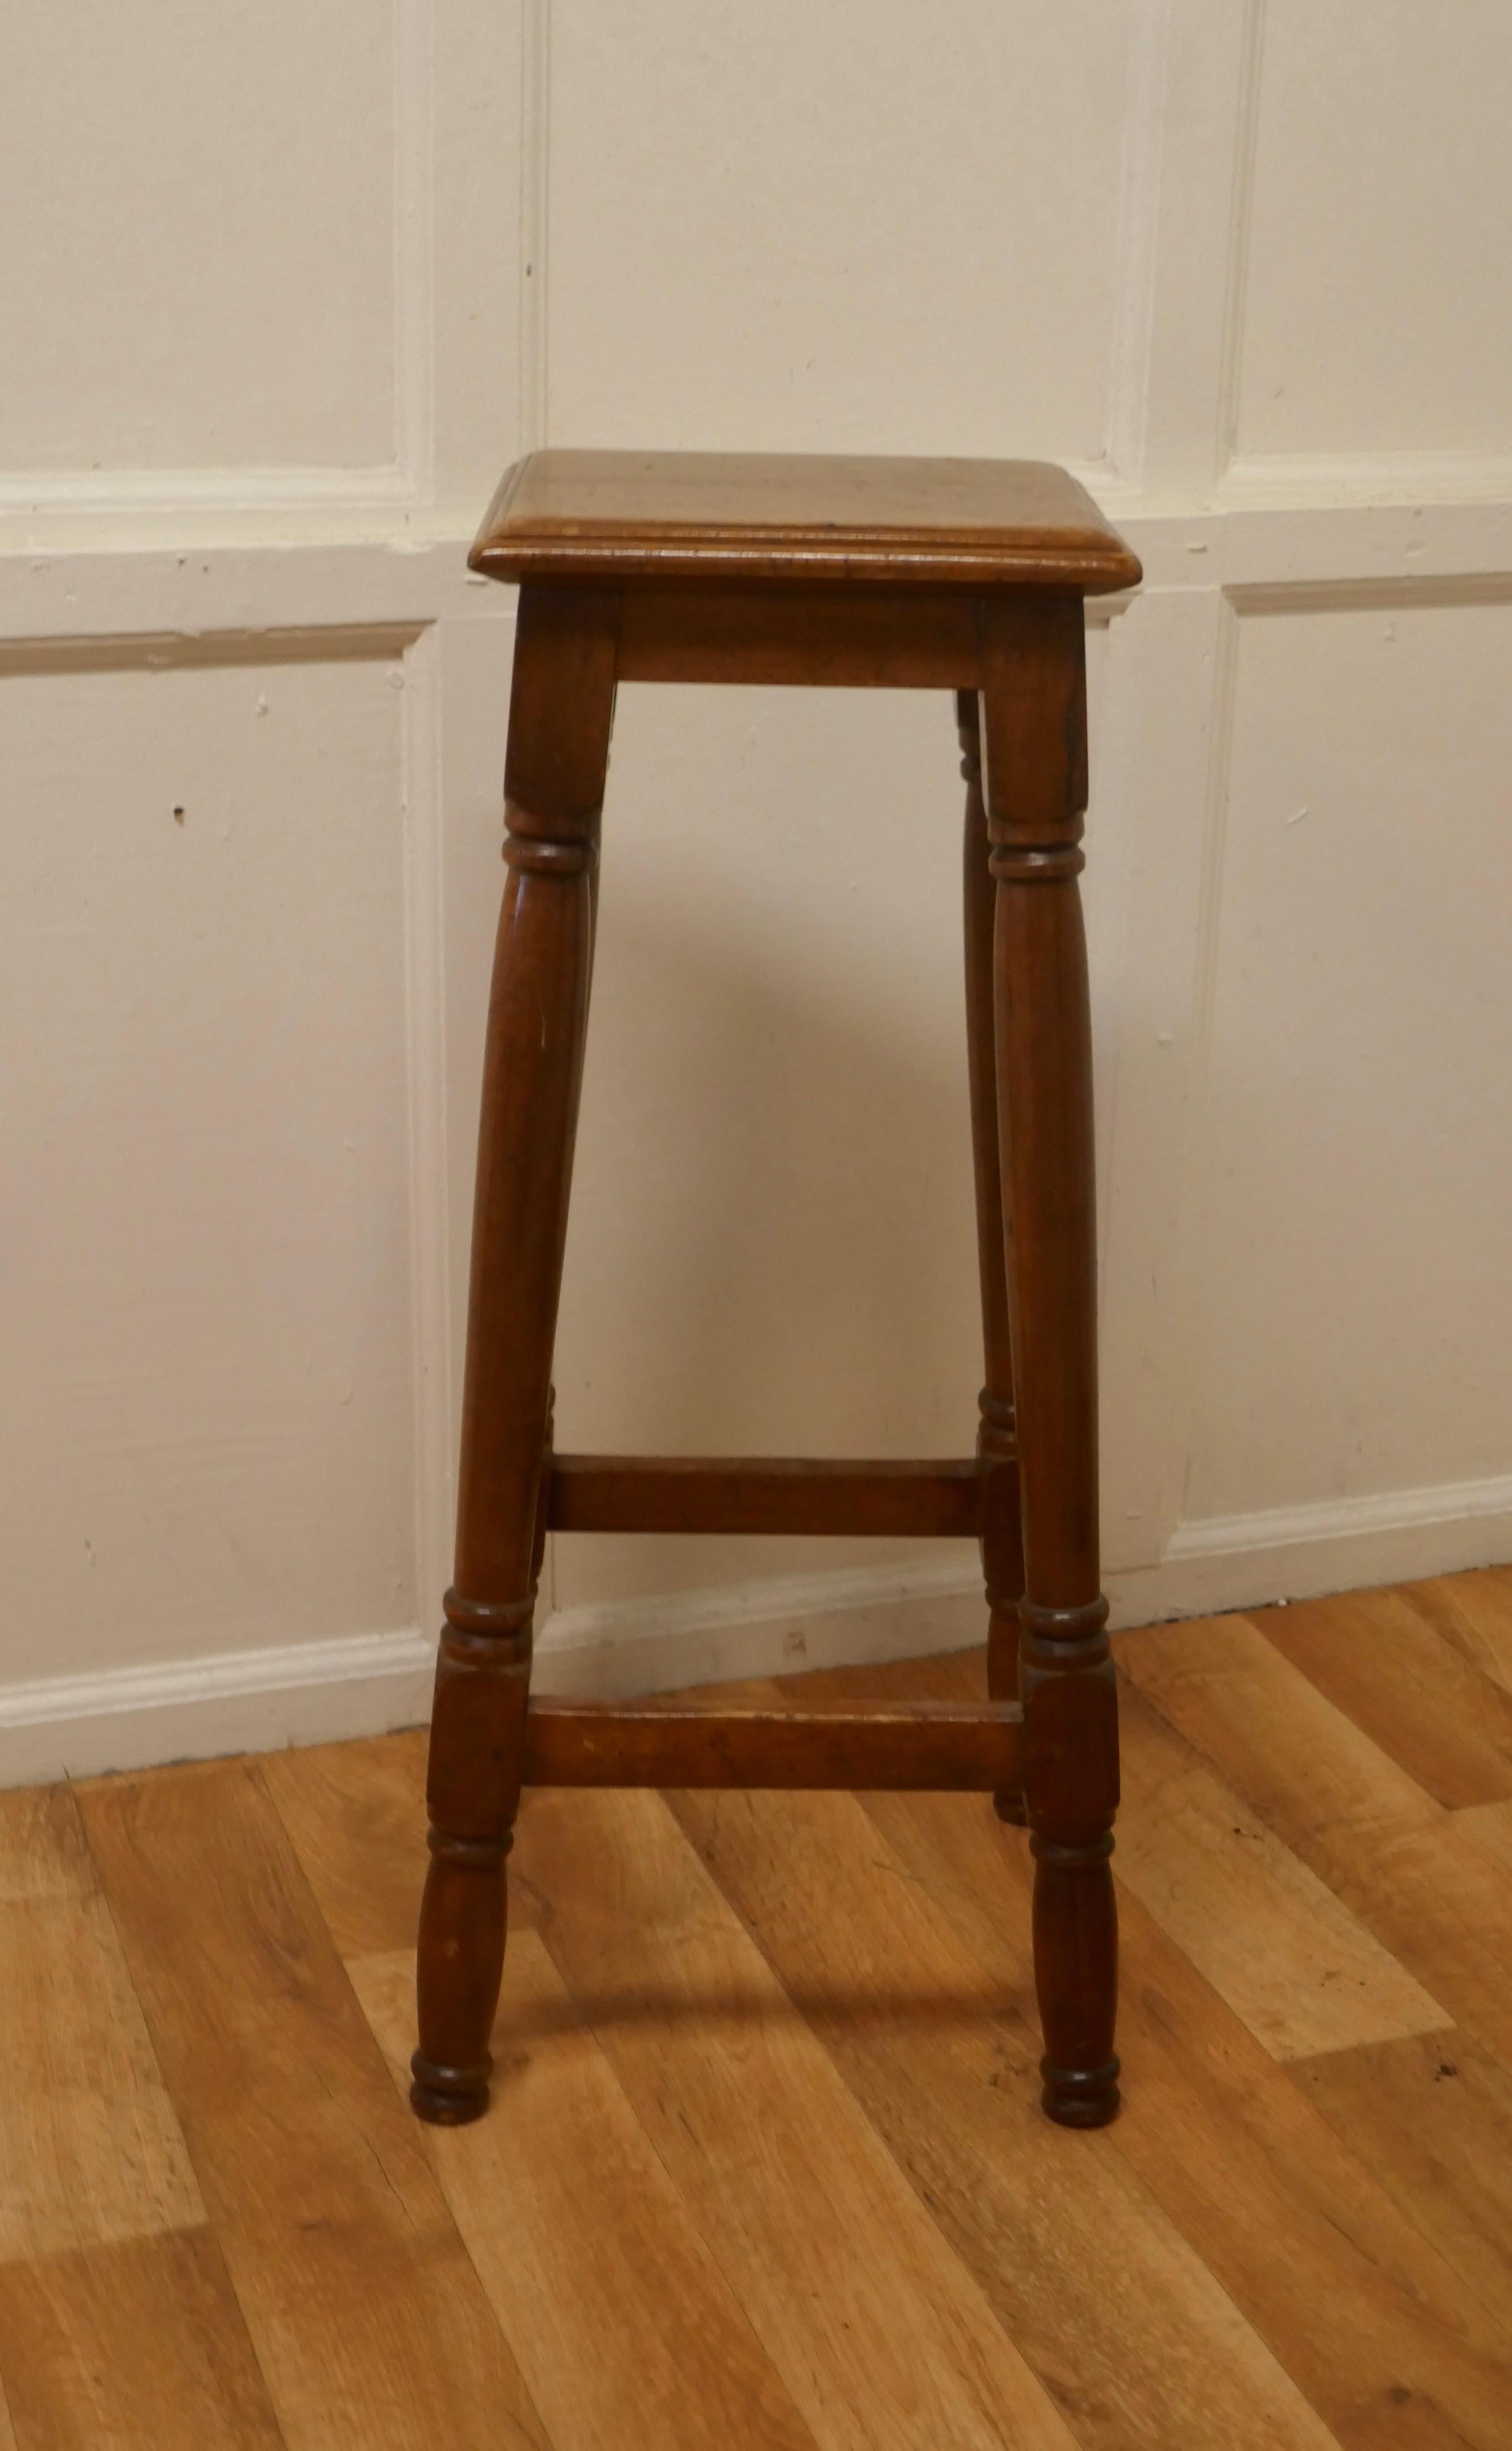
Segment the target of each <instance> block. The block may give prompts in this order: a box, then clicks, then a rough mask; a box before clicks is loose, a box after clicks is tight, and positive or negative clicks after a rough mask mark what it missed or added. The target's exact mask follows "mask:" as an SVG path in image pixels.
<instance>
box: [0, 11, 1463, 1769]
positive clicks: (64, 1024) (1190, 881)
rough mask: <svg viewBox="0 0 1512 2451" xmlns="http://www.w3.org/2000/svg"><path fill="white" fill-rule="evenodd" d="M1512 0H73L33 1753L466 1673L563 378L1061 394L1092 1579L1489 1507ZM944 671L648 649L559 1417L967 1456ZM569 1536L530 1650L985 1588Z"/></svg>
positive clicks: (663, 418)
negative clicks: (1032, 2) (520, 500)
mask: <svg viewBox="0 0 1512 2451" xmlns="http://www.w3.org/2000/svg"><path fill="white" fill-rule="evenodd" d="M1503 20H1504V11H1503V10H1499V9H1498V8H1496V7H1494V6H1493V5H1492V0H1457V5H1456V6H1455V7H1454V8H1453V9H1451V10H1436V11H1428V12H1424V11H1423V10H1416V9H1412V8H1409V7H1407V6H1406V5H1405V0H1391V5H1390V6H1389V7H1385V8H1383V7H1381V6H1377V7H1375V8H1373V9H1371V10H1368V11H1367V10H1365V9H1364V8H1363V7H1361V6H1359V5H1345V0H1334V5H1331V6H1326V7H1324V8H1321V9H1320V8H1319V7H1317V6H1316V5H1311V6H1309V5H1305V0H1123V5H1116V4H1115V0H1073V4H1072V5H1068V6H1065V7H1062V8H1059V9H1056V10H1045V9H1043V8H1040V7H1031V6H1029V5H1028V0H963V5H961V6H960V7H958V8H957V9H956V10H953V11H952V12H951V16H950V25H949V29H948V37H947V35H946V34H945V33H942V21H941V19H940V16H939V12H938V11H934V10H925V9H923V8H921V7H918V6H913V5H906V0H888V5H886V6H877V5H875V0H873V4H872V5H868V6H866V7H864V8H863V7H861V6H860V5H859V0H857V5H854V6H853V5H851V0H837V5H835V6H833V7H827V8H824V9H820V10H815V9H814V8H812V7H799V6H797V5H795V0H774V5H772V6H771V7H769V8H767V9H764V10H759V11H757V12H756V13H755V14H753V12H751V11H750V10H734V9H729V8H723V9H721V8H716V9H712V10H711V9H710V8H709V7H708V6H706V5H700V6H697V7H695V6H694V5H692V0H650V5H647V0H641V5H640V6H638V7H637V8H634V9H632V8H631V7H630V6H628V5H626V0H595V5H594V6H592V7H589V6H588V5H587V0H395V6H394V8H393V10H392V11H391V12H389V13H386V14H385V13H383V12H379V13H378V14H376V15H375V13H374V12H373V11H372V10H369V9H360V8H357V7H355V6H353V5H348V0H342V5H332V6H330V7H327V8H325V9H324V10H316V11H314V12H311V11H309V10H300V9H295V8H293V7H292V6H289V5H286V0H260V5H259V6H258V7H257V8H255V9H254V8H251V7H248V6H242V5H240V0H238V5H236V6H228V7H225V8H221V9H218V10H213V11H210V12H209V13H208V14H206V12H205V11H204V10H198V11H196V10H187V9H182V8H179V7H177V6H173V7H168V8H165V7H163V6H161V5H159V6H154V7H151V8H148V7H147V6H145V5H144V0H123V5H122V6H120V7H118V8H117V9H115V10H113V11H102V10H100V9H98V8H97V7H93V6H91V7H88V8H87V7H85V6H83V5H82V0H57V5H55V6H54V7H53V8H51V9H49V10H44V11H32V12H31V15H30V18H29V21H28V22H27V24H26V25H25V26H24V27H22V26H19V25H18V27H17V29H14V38H13V40H12V42H11V45H10V52H9V54H8V62H7V75H6V78H5V80H4V81H3V83H0V789H3V792H4V823H3V826H0V931H3V943H0V1032H3V1049H0V1102H3V1103H0V1353H3V1359H4V1377H3V1382H0V1383H3V1393H0V1441H3V1449H0V1775H9V1776H10V1777H22V1776H27V1775H45V1774H47V1773H49V1772H51V1771H55V1770H56V1769H57V1768H59V1767H60V1766H62V1765H68V1766H69V1767H73V1768H80V1769H85V1768H98V1767H103V1766H106V1765H108V1764H112V1763H125V1762H128V1761H142V1760H147V1759H151V1758H154V1757H158V1756H166V1755H171V1754H174V1753H177V1752H183V1751H196V1750H198V1751H206V1750H214V1749H216V1748H218V1747H221V1746H225V1745H229V1744H234V1743H245V1742H258V1741H266V1742H273V1741H278V1740H279V1739H281V1738H284V1737H287V1736H290V1735H296V1736H297V1735H319V1734H324V1733H331V1732H336V1731H341V1730H356V1729H359V1728H363V1727H371V1726H376V1725H380V1724H383V1723H384V1722H385V1721H392V1720H395V1719H399V1718H403V1717H406V1716H417V1715H418V1714H419V1713H420V1712H422V1710H423V1708H424V1703H425V1694H426V1687H427V1682H428V1661H429V1657H430V1653H431V1646H432V1640H433V1630H434V1626H435V1623H436V1618H437V1604H438V1599H439V1594H440V1591H441V1588H442V1584H443V1582H444V1580H445V1578H446V1562H447V1550H448V1545H449V1530H450V1527H449V1516H450V1504H451V1486H450V1484H451V1456H452V1437H453V1432H452V1422H453V1418H454V1412H455V1396H456V1387H457V1359H458V1349H459V1340H460V1333H461V1304H462V1300H463V1294H464V1285H465V1260H466V1254H465V1235H466V1222H467V1203H468V1186H469V1180H470V1170H471V1147H472V1137H473V1131H474V1126H475V1115H476V1100H477V1080H478V1069H479V1053H480V1041H481V1013H482V1006H483V999H484V995H485V990H486V973H487V960H488V951H489V945H490V940H491V935H492V928H493V919H494V913H495V910H496V907H497V897H498V892H499V888H500V880H501V871H500V866H499V858H498V851H499V775H500V767H501V749H502V738H503V724H504V714H505V702H506V696H507V676H508V661H509V653H510V646H511V604H510V598H509V597H508V595H507V593H506V592H505V591H502V590H500V589H495V588H489V587H486V586H481V585H478V584H476V583H474V582H471V581H469V580H468V579H467V578H466V577H465V574H464V571H463V567H462V555H463V549H464V544H465V539H466V538H467V536H468V535H469V534H470V532H471V529H472V526H473V525H474V523H475V521H476V519H477V517H478V515H479V514H480V512H481V508H482V506H483V503H484V501H485V500H486V499H487V496H488V493H489V491H490V490H491V487H492V484H493V482H494V480H495V479H496V477H497V475H498V473H499V470H500V468H501V466H502V465H503V463H504V462H505V461H507V460H509V459H510V458H512V457H514V456H515V455H516V454H517V452H518V451H519V450H520V449H522V448H528V447H530V446H531V445H533V444H536V443H539V442H540V441H545V440H547V439H549V440H551V441H560V442H599V443H605V444H617V443H619V444H630V443H635V444H640V443H648V444H649V443H663V444H687V445H693V444H700V445H703V446H705V447H709V446H715V447H718V446H726V447H741V446H748V447H757V448H790V447H791V448H796V449H810V450H825V449H831V450H858V449H879V450H919V451H961V452H1005V453H1011V452H1026V453H1036V454H1043V455H1046V456H1051V457H1054V458H1057V459H1062V460H1065V461H1069V462H1070V463H1071V464H1072V465H1073V466H1075V467H1076V469H1077V471H1078V473H1079V474H1080V475H1082V476H1083V478H1084V479H1085V480H1086V481H1088V482H1089V483H1090V485H1091V486H1092V487H1093V489H1094V491H1095V492H1096V493H1097V494H1098V496H1099V498H1100V499H1101V500H1103V502H1104V503H1105V504H1106V506H1107V507H1108V509H1109V511H1110V512H1111V513H1112V514H1113V515H1114V516H1115V517H1116V518H1117V519H1118V520H1120V521H1121V523H1122V524H1123V525H1124V527H1125V528H1126V530H1127V532H1128V533H1129V536H1130V538H1131V539H1132V541H1133V542H1134V543H1135V545H1136V547H1137V549H1138V550H1139V551H1140V552H1141V553H1142V554H1143V556H1144V557H1145V560H1146V565H1147V571H1148V583H1147V586H1146V588H1145V591H1144V593H1143V594H1142V595H1141V596H1140V597H1139V598H1137V599H1136V600H1135V601H1134V602H1133V603H1132V605H1130V606H1128V607H1125V606H1118V605H1115V606H1113V607H1111V608H1108V607H1104V608H1101V611H1100V613H1099V617H1098V620H1097V625H1096V627H1095V628H1094V631H1093V637H1092V655H1091V681H1092V697H1093V725H1094V737H1093V760H1094V763H1093V774H1094V786H1093V805H1092V811H1091V818H1090V869H1089V874H1088V906H1089V918H1090V934H1091V948H1092V964H1093V973H1094V994H1095V1003H1096V1037H1097V1065H1098V1088H1099V1096H1100V1111H1099V1155H1100V1164H1101V1186H1100V1190H1101V1207H1102V1218H1103V1343H1104V1371H1105V1441H1104V1444H1105V1534H1106V1545H1107V1551H1108V1557H1109V1582H1110V1588H1111V1590H1112V1593H1113V1596H1114V1602H1115V1607H1116V1609H1117V1611H1118V1613H1119V1615H1120V1617H1121V1618H1123V1619H1124V1620H1125V1621H1126V1622H1127V1621H1134V1620H1136V1619H1137V1618H1139V1617H1141V1616H1142V1615H1146V1614H1155V1613H1158V1612H1159V1611H1162V1610H1171V1609H1178V1608H1188V1607H1203V1606H1211V1605H1223V1604H1230V1603H1235V1602H1240V1601H1244V1600H1252V1599H1258V1598H1271V1597H1274V1596H1276V1595H1278V1594H1282V1593H1286V1592H1300V1591H1304V1590H1316V1589H1320V1588H1324V1587H1325V1586H1327V1585H1329V1584H1342V1583H1345V1582H1348V1581H1352V1580H1356V1579H1362V1580H1363V1579H1367V1578H1371V1577H1382V1578H1384V1577H1387V1576H1391V1575H1394V1574H1399V1573H1408V1572H1413V1571H1419V1570H1426V1569H1428V1568H1432V1567H1437V1566H1442V1565H1447V1564H1451V1563H1467V1562H1471V1561H1474V1560H1477V1559H1489V1558H1493V1557H1503V1558H1504V1557H1507V1556H1509V1555H1512V1407H1509V1403H1508V1400H1507V1394H1506V1390H1507V1388H1508V1386H1509V1385H1512V1274H1509V1271H1508V1269H1507V1267H1506V1261H1505V1252H1506V1248H1507V1245H1508V1242H1509V1235H1508V1218H1509V1214H1512V1087H1509V1080H1512V1075H1509V1068H1508V1067H1507V1064H1506V1060H1505V1050H1506V1048H1507V1046H1508V1044H1509V1040H1512V966H1509V964H1508V962H1507V960H1506V955H1505V946H1506V917H1505V914H1506V911H1507V908H1508V892H1509V888H1512V785H1509V782H1508V775H1509V773H1512V732H1509V713H1508V710H1509V707H1512V689H1509V686H1508V681H1509V662H1512V326H1509V322H1508V318H1507V315H1506V313H1505V299H1506V295H1507V287H1508V272H1509V265H1508V253H1509V249H1508V236H1507V233H1508V221H1507V214H1506V209H1505V145H1504V133H1503V131H1504V128H1505V125H1506V119H1507V114H1508V108H1509V105H1512V91H1509V87H1512V35H1509V32H1508V29H1507V27H1506V25H1505V23H1504V22H1503ZM959 804H960V786H959V783H958V780H957V778H956V775H955V759H954V751H953V742H952V731H951V713H950V709H949V705H948V703H947V702H946V701H944V700H943V699H942V700H940V701H937V702H936V701H934V700H933V699H926V698H913V697H896V698H893V697H877V698H873V697H870V696H854V697H853V696H843V695H836V696H817V695H808V694H803V693H779V692H773V693H750V694H721V693H716V692H703V693H691V692H673V691H667V692H661V693H656V692H636V691H631V690H627V691H625V692H624V693H622V696H621V704H620V710H619V724H618V729H617V736H616V742H615V757H614V767H613V773H612V776H611V793H610V803H609V809H608V814H607V819H606V849H605V860H604V885H603V926H602V931H601V938H600V966H599V979H598V983H597V986H596V998H595V1029H594V1037H593V1043H592V1047H591V1049H590V1058H589V1075H588V1081H587V1087H586V1092H585V1101H584V1116H583V1137H582V1144H581V1152H580V1160H579V1194H578V1200H577V1205H576V1208H575V1214H574V1221H573V1230H572V1240H571V1247H570V1252H569V1262H568V1282H567V1292H566V1311H565V1317H564V1322H563V1328H562V1336H561V1343H560V1356H559V1369H558V1380H559V1390H560V1394H559V1425H560V1435H561V1437H562V1440H563V1442H564V1443H571V1444H577V1445H581V1446H593V1445H599V1444H619V1443H622V1444H624V1445H627V1446H633V1445H637V1444H639V1445H642V1446H645V1447H648V1448H655V1447H666V1448H677V1449H681V1448H689V1449H696V1448H698V1447H704V1448H706V1449H719V1448H723V1449H731V1448H739V1447H742V1446H750V1447H752V1448H762V1447H769V1448H773V1449H781V1448H796V1447H800V1446H812V1447H814V1448H816V1449H821V1450H822V1449H829V1450H831V1451H837V1452H843V1451H847V1450H850V1451H855V1452H866V1451H872V1452H887V1451H890V1450H893V1451H906V1450H909V1449H917V1450H919V1451H928V1450H930V1449H934V1450H937V1451H951V1450H956V1451H964V1450H965V1449H966V1448H967V1447H968V1446H969V1444H970V1441H971V1437H972V1428H973V1411H974V1395H975V1387H976V1382H977V1375H978V1358H977V1349H976V1348H977V1326H976V1313H975V1292H974V1285H973V1282H972V1277H973V1257H972V1220H971V1210H970V1171H969V1164H968V1153H967V1126H966V1101H965V1084H964V1064H963V1054H962V1046H961V1022H960V1000H961V998H960V984H959V951H958V915H957V892H958V883H957V843H958V833H959ZM974 1581H975V1571H974V1560H973V1559H972V1556H971V1553H970V1551H969V1550H966V1549H963V1548H962V1547H960V1546H957V1545H954V1544H950V1543H942V1544H938V1545H937V1546H935V1547H933V1548H931V1549H930V1550H928V1551H927V1552H924V1553H922V1554H921V1553H920V1552H919V1551H918V1550H917V1549H916V1548H909V1547H907V1546H906V1545H904V1544H897V1545H895V1546H893V1547H891V1548H888V1547H884V1548H882V1549H880V1550H877V1549H865V1548H862V1547H861V1546H859V1545H853V1544H845V1543H821V1542H809V1543H797V1542H794V1543H766V1544H763V1543H757V1542H745V1543H738V1542H713V1541H696V1542H688V1543H682V1544H676V1543H672V1542H666V1541H660V1542H649V1541H648V1542H639V1543H637V1542H632V1541H629V1540H612V1539H604V1540H600V1541H598V1542H594V1541H591V1540H588V1539H577V1540H565V1539H563V1540H560V1541H558V1542H557V1543H556V1544H555V1554H554V1556H553V1559H552V1562H551V1567H550V1591H551V1598H552V1602H553V1611H552V1615H551V1616H550V1618H548V1620H547V1623H546V1626H545V1629H544V1635H543V1639H542V1655H541V1656H542V1671H541V1673H542V1676H543V1679H544V1678H549V1679H551V1680H552V1681H554V1682H556V1683H557V1684H559V1685H561V1684H575V1685H577V1686H579V1687H586V1686H588V1685H590V1684H598V1685H600V1686H604V1687H608V1688H619V1689H621V1690H622V1689H625V1688H629V1687H633V1686H636V1685H645V1684H647V1683H653V1682H658V1681H675V1680H677V1679H681V1678H683V1677H686V1676H699V1675H706V1674H711V1675H712V1674H718V1673H721V1672H727V1671H732V1670H738V1669H741V1668H761V1667H764V1666H770V1665H772V1664H776V1663H777V1662H780V1661H782V1660H784V1659H788V1660H791V1659H795V1658H802V1657H810V1658H819V1657H840V1656H856V1655H857V1654H859V1653H861V1652H864V1651H868V1650H870V1651H882V1650H885V1649H888V1648H923V1647H925V1646H927V1645H928V1644H930V1643H938V1642H945V1641H949V1640H967V1639H971V1638H972V1637H974V1635H975V1634H976V1633H977V1632H978V1631H979V1622H980V1607H979V1602H978V1601H977V1599H976V1598H975V1597H974V1589H973V1587H974Z"/></svg>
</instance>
